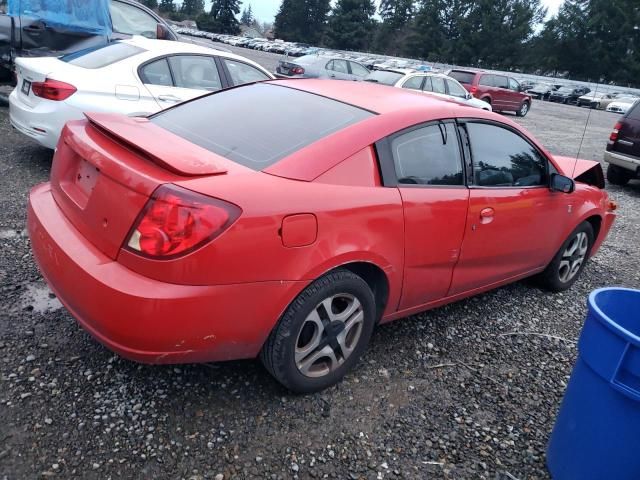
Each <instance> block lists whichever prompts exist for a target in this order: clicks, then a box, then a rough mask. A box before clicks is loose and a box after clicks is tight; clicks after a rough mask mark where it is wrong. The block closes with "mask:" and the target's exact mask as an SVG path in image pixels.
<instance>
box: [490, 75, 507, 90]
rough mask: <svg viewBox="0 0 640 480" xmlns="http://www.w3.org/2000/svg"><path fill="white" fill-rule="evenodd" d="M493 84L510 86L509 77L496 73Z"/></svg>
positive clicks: (502, 86) (504, 86) (499, 86)
mask: <svg viewBox="0 0 640 480" xmlns="http://www.w3.org/2000/svg"><path fill="white" fill-rule="evenodd" d="M493 86H494V87H498V88H509V82H508V81H507V77H503V76H502V75H494V76H493Z"/></svg>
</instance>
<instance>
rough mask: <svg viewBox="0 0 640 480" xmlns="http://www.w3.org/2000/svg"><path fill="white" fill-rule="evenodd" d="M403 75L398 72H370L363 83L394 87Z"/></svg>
mask: <svg viewBox="0 0 640 480" xmlns="http://www.w3.org/2000/svg"><path fill="white" fill-rule="evenodd" d="M402 77H404V75H403V74H402V73H398V72H390V71H389V70H376V71H374V72H371V73H370V74H369V76H368V77H367V78H365V81H367V82H374V83H382V84H383V85H391V86H393V85H395V84H396V82H397V81H398V80H400V79H401V78H402Z"/></svg>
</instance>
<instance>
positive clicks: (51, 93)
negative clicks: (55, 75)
mask: <svg viewBox="0 0 640 480" xmlns="http://www.w3.org/2000/svg"><path fill="white" fill-rule="evenodd" d="M31 91H32V92H33V94H34V95H35V96H36V97H41V98H46V99H47V100H53V101H55V102H60V101H62V100H66V99H67V98H69V97H70V96H71V95H73V94H74V93H76V92H77V91H78V89H77V88H76V87H74V86H73V85H70V84H68V83H65V82H60V81H58V80H52V79H50V78H47V79H46V80H45V81H44V82H33V83H32V84H31Z"/></svg>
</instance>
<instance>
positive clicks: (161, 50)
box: [119, 36, 256, 64]
mask: <svg viewBox="0 0 640 480" xmlns="http://www.w3.org/2000/svg"><path fill="white" fill-rule="evenodd" d="M119 41H120V42H122V43H128V44H130V45H134V46H136V47H140V48H143V49H144V50H146V51H147V52H150V53H152V54H165V55H171V54H174V53H195V54H202V55H217V56H219V57H225V58H231V59H235V60H242V61H243V62H247V63H251V64H256V63H255V62H253V61H252V60H249V59H248V58H245V57H242V56H240V55H235V54H233V53H230V52H225V51H224V50H218V49H216V48H215V47H213V46H212V47H211V48H209V47H204V46H202V45H196V44H194V43H186V42H178V41H173V40H155V39H150V38H145V37H141V36H134V37H131V38H128V39H126V40H119Z"/></svg>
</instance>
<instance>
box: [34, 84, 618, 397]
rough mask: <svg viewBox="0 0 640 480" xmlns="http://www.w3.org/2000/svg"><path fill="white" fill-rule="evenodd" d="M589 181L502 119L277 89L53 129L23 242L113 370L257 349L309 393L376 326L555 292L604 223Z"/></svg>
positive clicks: (591, 170)
mask: <svg viewBox="0 0 640 480" xmlns="http://www.w3.org/2000/svg"><path fill="white" fill-rule="evenodd" d="M603 187H604V180H603V175H602V170H601V168H600V165H599V164H598V163H597V162H592V161H585V160H579V161H577V162H576V161H575V160H574V159H568V158H561V157H553V156H552V155H550V154H549V153H548V152H547V151H546V150H545V149H544V148H543V147H542V145H540V144H539V143H538V142H537V141H536V140H535V139H533V138H532V137H531V136H530V135H529V134H527V133H526V132H525V131H524V130H523V129H522V128H521V127H519V126H518V125H516V124H515V123H513V122H511V121H509V120H508V119H506V118H504V117H501V116H499V115H496V114H492V113H489V112H485V111H482V110H479V109H474V108H469V107H466V106H461V105H458V104H457V103H453V102H448V101H445V100H441V99H437V98H431V97H429V96H426V95H421V94H417V93H414V92H410V91H403V90H401V89H395V88H390V87H386V86H381V85H375V84H361V83H355V82H336V81H323V80H304V81H299V80H284V81H271V82H264V83H257V84H253V85H248V86H244V87H240V88H233V89H230V90H226V91H221V92H218V93H215V94H211V95H208V96H205V97H202V98H199V99H197V100H194V101H190V102H187V103H184V104H181V105H178V106H176V107H174V108H171V109H169V110H166V111H164V112H162V113H159V114H156V115H154V116H151V117H149V118H128V117H124V116H119V115H110V114H87V120H84V121H75V122H70V123H68V124H67V126H66V127H65V129H64V131H63V134H62V137H61V139H60V142H59V144H58V148H57V151H56V153H55V157H54V160H53V166H52V172H51V181H50V182H49V183H45V184H42V185H39V186H37V187H35V188H34V189H33V190H32V192H31V194H30V199H29V213H28V228H29V235H30V237H31V241H32V245H33V252H34V256H35V259H36V261H37V263H38V265H39V267H40V270H41V271H42V274H43V275H44V277H45V278H46V280H47V281H48V283H49V285H50V286H51V288H52V289H53V291H54V292H55V293H56V294H57V295H58V297H59V298H60V300H61V301H62V302H63V303H64V305H65V306H66V307H67V309H68V310H69V311H70V312H71V313H72V314H73V316H74V317H75V318H76V319H77V320H78V322H79V323H80V324H81V325H82V326H83V327H84V328H85V329H86V330H87V331H89V332H90V333H91V334H92V335H93V336H94V337H95V338H96V339H98V340H99V341H100V342H102V343H103V344H105V345H106V346H107V347H108V348H110V349H112V350H114V351H116V352H118V353H119V354H120V355H122V356H123V357H126V358H129V359H132V360H136V361H140V362H146V363H180V362H208V361H221V360H230V359H240V358H254V357H257V356H259V357H260V358H261V360H262V362H263V363H264V365H265V366H266V368H267V369H268V370H269V371H270V372H271V373H272V374H273V376H274V377H275V378H276V379H277V380H279V381H280V382H281V383H282V384H284V385H285V386H286V387H288V388H289V389H291V390H294V391H297V392H311V391H316V390H319V389H322V388H325V387H327V386H329V385H332V384H334V383H336V382H337V381H339V380H340V378H341V377H342V376H344V374H345V373H346V372H347V371H349V370H350V369H351V368H352V367H353V366H354V364H355V363H356V362H357V361H358V358H359V357H360V356H361V354H362V353H363V351H364V350H365V347H366V346H367V342H368V341H369V338H370V337H371V333H372V331H373V328H374V327H375V326H376V325H377V324H379V323H385V322H389V321H392V320H395V319H399V318H402V317H406V316H407V315H410V314H412V313H415V312H419V311H422V310H426V309H429V308H433V307H437V306H439V305H443V304H445V303H449V302H453V301H455V300H459V299H461V298H464V297H468V296H471V295H475V294H478V293H480V292H484V291H486V290H489V289H492V288H495V287H498V286H500V285H504V284H506V283H509V282H513V281H516V280H518V279H521V278H524V277H529V276H533V275H537V277H538V278H539V280H540V282H541V284H542V285H543V286H545V287H546V288H548V289H551V290H554V291H560V290H564V289H566V288H568V287H569V286H571V284H572V283H573V282H574V281H575V280H576V278H577V277H578V275H579V274H580V272H581V270H582V269H583V268H584V265H585V262H586V260H587V259H588V258H589V257H590V256H591V255H594V254H595V253H596V251H597V250H598V248H599V247H600V245H601V244H602V241H603V240H604V238H605V237H606V235H607V233H608V231H609V229H610V227H611V225H612V223H613V220H614V217H615V214H614V212H613V210H614V209H615V204H614V203H613V202H610V201H609V199H608V196H607V194H606V193H605V191H604V190H603Z"/></svg>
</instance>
